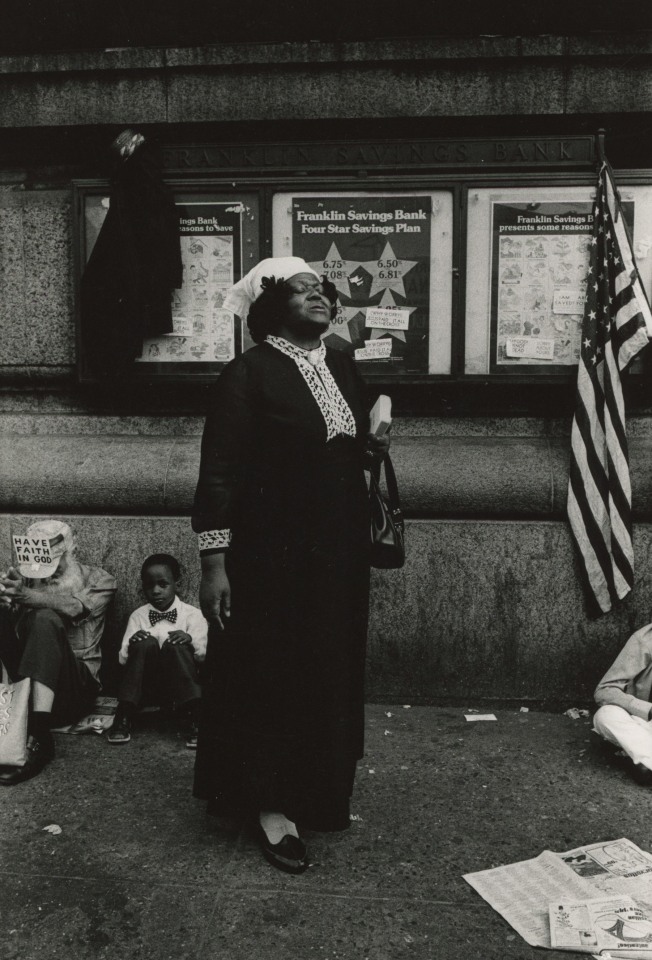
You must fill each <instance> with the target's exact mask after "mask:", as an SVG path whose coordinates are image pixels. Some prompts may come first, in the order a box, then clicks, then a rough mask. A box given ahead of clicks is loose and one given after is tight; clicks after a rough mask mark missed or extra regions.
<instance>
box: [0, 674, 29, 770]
mask: <svg viewBox="0 0 652 960" xmlns="http://www.w3.org/2000/svg"><path fill="white" fill-rule="evenodd" d="M29 688H30V680H29V677H26V678H25V679H24V680H19V681H18V682H17V683H11V682H10V680H9V674H8V673H7V670H6V668H5V666H4V664H3V665H2V683H0V767H23V766H24V765H25V763H26V761H27V718H28V715H29Z"/></svg>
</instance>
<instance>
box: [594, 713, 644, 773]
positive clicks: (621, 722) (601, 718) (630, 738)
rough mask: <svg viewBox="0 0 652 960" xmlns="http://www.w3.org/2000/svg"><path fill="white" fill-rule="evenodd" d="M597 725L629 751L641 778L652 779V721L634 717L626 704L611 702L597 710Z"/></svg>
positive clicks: (595, 719)
mask: <svg viewBox="0 0 652 960" xmlns="http://www.w3.org/2000/svg"><path fill="white" fill-rule="evenodd" d="M593 729H594V730H595V732H596V733H597V734H598V735H599V736H601V737H602V738H603V739H604V740H607V741H608V742H609V743H612V744H613V745H614V746H616V747H619V748H620V749H621V750H623V751H624V752H625V753H626V754H627V756H628V757H629V758H630V759H631V761H632V763H633V764H634V767H635V772H636V773H637V775H638V776H637V778H640V779H641V780H643V781H644V782H652V722H650V721H648V720H643V719H642V718H641V717H633V716H632V715H631V714H630V713H628V712H627V711H626V710H624V709H623V707H618V706H616V705H615V704H611V703H610V704H606V705H605V706H603V707H600V708H599V709H598V710H597V711H596V713H595V716H594V717H593Z"/></svg>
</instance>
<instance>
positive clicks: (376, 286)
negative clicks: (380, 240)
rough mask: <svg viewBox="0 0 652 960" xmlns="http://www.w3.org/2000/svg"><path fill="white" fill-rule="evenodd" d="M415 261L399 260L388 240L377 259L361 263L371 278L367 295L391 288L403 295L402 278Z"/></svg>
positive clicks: (371, 295)
mask: <svg viewBox="0 0 652 960" xmlns="http://www.w3.org/2000/svg"><path fill="white" fill-rule="evenodd" d="M417 263H418V260H401V259H400V258H399V257H397V256H396V254H395V253H394V250H393V249H392V245H391V243H390V242H389V240H388V241H387V243H386V244H385V249H384V250H383V252H382V253H381V255H380V257H379V259H378V260H366V261H365V262H364V263H363V264H362V266H363V267H364V269H365V270H366V271H367V272H368V273H369V274H371V278H372V279H371V290H370V291H369V296H370V297H373V296H374V294H376V293H379V292H380V291H381V290H385V289H391V290H396V292H397V293H398V294H400V296H402V297H404V296H405V285H404V283H403V278H404V276H405V274H406V273H409V272H410V270H411V269H412V268H413V267H416V265H417Z"/></svg>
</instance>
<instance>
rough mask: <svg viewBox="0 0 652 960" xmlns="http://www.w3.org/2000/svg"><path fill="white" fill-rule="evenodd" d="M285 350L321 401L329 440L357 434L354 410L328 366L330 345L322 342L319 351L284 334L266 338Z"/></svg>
mask: <svg viewBox="0 0 652 960" xmlns="http://www.w3.org/2000/svg"><path fill="white" fill-rule="evenodd" d="M266 342H267V343H269V344H271V345H272V346H273V347H275V348H276V349H277V350H280V351H281V353H284V354H285V355H286V356H287V357H291V358H292V359H293V360H294V362H295V363H296V365H297V367H298V368H299V370H300V372H301V375H302V377H303V379H304V380H305V381H306V383H307V384H308V386H309V387H310V392H311V393H312V395H313V397H314V398H315V400H316V401H317V405H318V406H319V409H320V410H321V414H322V416H323V418H324V421H325V423H326V439H327V440H332V439H333V437H337V436H338V435H339V434H342V433H344V434H347V435H348V436H350V437H355V435H356V426H355V419H354V417H353V413H352V412H351V408H350V407H349V405H348V403H347V402H346V400H345V399H344V397H343V396H342V393H341V391H340V388H339V387H338V385H337V384H336V383H335V380H334V379H333V375H332V373H331V372H330V370H329V369H328V367H327V366H326V347H325V346H324V344H323V343H322V344H320V345H319V347H317V348H316V349H315V350H302V349H301V347H296V346H295V345H294V344H293V343H289V342H288V341H287V340H284V339H283V338H282V337H274V336H269V337H267V340H266Z"/></svg>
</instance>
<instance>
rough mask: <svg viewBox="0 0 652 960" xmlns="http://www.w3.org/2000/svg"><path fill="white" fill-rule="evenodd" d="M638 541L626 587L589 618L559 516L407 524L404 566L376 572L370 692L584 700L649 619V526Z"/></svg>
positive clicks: (643, 528) (651, 559) (651, 531)
mask: <svg viewBox="0 0 652 960" xmlns="http://www.w3.org/2000/svg"><path fill="white" fill-rule="evenodd" d="M635 549H636V564H637V566H636V569H637V576H636V579H637V585H636V587H635V590H634V591H633V593H632V594H631V595H630V597H629V599H628V600H627V601H626V602H625V603H624V604H623V605H621V606H620V607H619V608H618V609H617V610H614V611H612V613H610V614H609V615H608V616H606V617H601V618H600V619H598V620H589V619H588V617H587V615H586V611H585V604H584V597H583V594H582V589H581V586H580V582H579V578H578V575H577V565H576V558H575V556H574V552H573V547H572V543H571V539H570V533H569V530H568V527H567V525H566V524H564V523H549V522H540V521H530V522H512V523H510V522H506V521H501V522H500V523H496V522H491V521H481V520H478V521H472V520H468V521H467V520H465V521H457V522H455V521H412V522H410V523H408V525H407V557H408V558H407V564H406V566H405V568H404V569H403V570H398V571H374V575H373V589H372V604H371V611H370V613H371V621H370V631H369V665H368V675H369V692H370V696H373V697H379V698H380V699H382V698H386V699H397V700H398V701H399V702H401V701H402V700H403V698H404V697H405V695H406V693H411V695H412V697H414V698H419V697H421V698H428V697H432V696H436V697H444V698H445V697H451V698H460V697H465V698H467V697H468V698H474V697H476V698H481V697H487V698H492V697H497V698H510V699H517V698H523V699H527V698H534V699H562V700H563V699H565V698H569V699H570V700H571V701H572V700H573V698H576V699H580V700H586V699H590V698H591V695H592V691H593V689H594V687H595V684H596V683H597V681H598V680H599V679H600V677H601V676H602V674H603V673H604V671H605V670H606V669H607V666H608V665H609V663H610V662H611V661H612V660H613V658H614V657H615V655H616V653H617V651H618V650H619V649H620V647H621V646H622V644H623V643H624V641H625V640H626V638H627V637H628V636H629V634H630V633H631V632H632V631H633V630H634V629H637V628H638V627H639V626H642V625H643V624H644V623H646V622H648V621H649V611H650V605H651V601H652V577H651V574H652V556H651V555H652V529H651V528H650V526H649V525H643V526H639V527H638V528H637V530H636V537H635ZM406 702H408V703H409V702H410V700H409V699H408V700H407V701H406ZM470 705H472V701H471V702H469V706H470Z"/></svg>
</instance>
